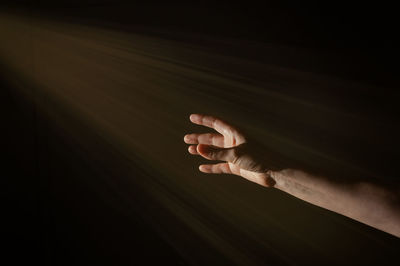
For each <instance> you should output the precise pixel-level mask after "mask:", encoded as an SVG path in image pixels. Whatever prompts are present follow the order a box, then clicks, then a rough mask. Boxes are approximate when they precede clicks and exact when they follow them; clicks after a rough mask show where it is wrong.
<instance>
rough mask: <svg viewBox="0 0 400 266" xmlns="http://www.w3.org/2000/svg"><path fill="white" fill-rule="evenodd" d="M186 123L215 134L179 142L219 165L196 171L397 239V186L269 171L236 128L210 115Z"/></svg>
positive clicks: (399, 207)
mask: <svg viewBox="0 0 400 266" xmlns="http://www.w3.org/2000/svg"><path fill="white" fill-rule="evenodd" d="M190 121H191V122H192V123H194V124H197V125H200V126H205V127H208V128H211V129H213V130H215V131H216V132H215V131H214V132H210V133H205V134H196V133H193V134H187V135H185V137H184V141H185V142H186V143H187V144H190V146H189V147H188V151H189V153H190V154H192V155H200V156H202V157H203V158H205V159H207V160H217V161H222V162H220V163H216V164H202V165H200V166H199V170H200V171H201V172H203V173H206V174H235V175H238V176H241V177H243V178H245V179H247V180H249V181H251V182H254V183H256V184H259V185H261V186H264V187H268V188H275V189H279V190H281V191H283V192H285V193H288V194H291V195H292V196H295V197H297V198H299V199H301V200H304V201H307V202H309V203H311V204H314V205H317V206H319V207H322V208H325V209H328V210H330V211H334V212H336V213H339V214H342V215H345V216H347V217H350V218H352V219H354V220H357V221H359V222H362V223H365V224H367V225H369V226H372V227H374V228H377V229H379V230H382V231H385V232H387V233H389V234H392V235H394V236H397V237H400V204H399V202H400V196H399V194H400V193H399V192H400V191H399V189H398V186H397V187H393V186H392V187H390V188H388V187H384V186H381V185H377V184H374V183H370V182H357V183H348V184H346V183H343V182H336V181H335V180H333V179H331V178H326V177H323V176H317V175H314V174H311V173H310V172H307V171H306V169H291V168H284V169H279V170H271V169H270V166H269V165H268V161H267V160H265V159H263V158H264V156H262V152H263V151H262V150H260V149H261V148H260V147H259V146H258V145H257V144H256V143H254V142H253V143H252V142H251V141H249V140H248V139H247V137H246V136H245V135H244V134H243V132H241V131H240V130H239V129H238V128H235V127H234V126H232V125H230V124H229V123H227V122H225V121H223V120H221V119H219V118H216V117H213V116H209V115H201V114H192V115H190ZM264 152H267V151H264ZM343 174H344V175H345V174H346V173H343Z"/></svg>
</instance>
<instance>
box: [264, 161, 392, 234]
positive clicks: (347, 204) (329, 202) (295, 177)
mask: <svg viewBox="0 0 400 266" xmlns="http://www.w3.org/2000/svg"><path fill="white" fill-rule="evenodd" d="M270 174H271V177H272V178H273V179H274V180H275V182H276V184H275V186H274V187H275V188H277V189H279V190H281V191H283V192H286V193H289V194H291V195H292V196H295V197H297V198H299V199H301V200H304V201H307V202H309V203H311V204H314V205H317V206H320V207H322V208H325V209H328V210H331V211H334V212H337V213H339V214H342V215H345V216H348V217H350V218H352V219H355V220H357V221H359V222H362V223H365V224H368V225H370V226H372V227H375V228H377V229H380V230H382V231H385V232H388V233H390V234H393V235H396V236H398V237H400V206H399V202H398V201H397V200H398V195H396V193H394V192H391V191H388V190H387V189H384V188H382V187H379V186H376V185H373V184H368V183H358V184H341V183H336V182H333V181H330V180H328V179H326V178H323V177H317V176H314V175H312V174H308V173H306V172H303V171H300V170H294V169H284V170H281V171H273V172H271V173H270Z"/></svg>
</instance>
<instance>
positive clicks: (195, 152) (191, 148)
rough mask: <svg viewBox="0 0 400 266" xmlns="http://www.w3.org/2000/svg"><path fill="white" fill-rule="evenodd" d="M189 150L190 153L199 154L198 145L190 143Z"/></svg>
mask: <svg viewBox="0 0 400 266" xmlns="http://www.w3.org/2000/svg"><path fill="white" fill-rule="evenodd" d="M188 151H189V153H190V154H193V155H199V153H198V152H197V145H190V146H189V147H188Z"/></svg>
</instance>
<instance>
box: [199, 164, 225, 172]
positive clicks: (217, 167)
mask: <svg viewBox="0 0 400 266" xmlns="http://www.w3.org/2000/svg"><path fill="white" fill-rule="evenodd" d="M199 170H200V171H201V172H203V173H207V174H232V171H231V169H230V167H229V164H228V163H217V164H202V165H200V166H199Z"/></svg>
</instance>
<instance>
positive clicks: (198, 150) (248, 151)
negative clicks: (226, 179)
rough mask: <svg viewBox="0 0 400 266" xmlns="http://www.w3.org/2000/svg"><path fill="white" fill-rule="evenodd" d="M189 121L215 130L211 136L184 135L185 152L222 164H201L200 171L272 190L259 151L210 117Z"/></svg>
mask: <svg viewBox="0 0 400 266" xmlns="http://www.w3.org/2000/svg"><path fill="white" fill-rule="evenodd" d="M190 121H191V122H192V123H194V124H197V125H201V126H206V127H209V128H212V129H214V130H216V131H217V132H213V133H204V134H197V133H193V134H187V135H185V137H184V141H185V142H186V143H187V144H192V145H190V146H189V148H188V151H189V153H190V154H193V155H200V156H202V157H203V158H205V159H207V160H218V161H224V162H222V163H216V164H202V165H200V166H199V170H200V171H201V172H203V173H210V174H211V173H212V174H223V173H224V174H235V175H239V176H241V177H244V178H246V179H248V180H250V181H252V182H255V183H257V184H260V185H262V186H265V187H271V186H274V184H275V181H274V180H273V179H272V177H271V176H270V170H269V169H268V167H267V166H266V165H265V162H263V161H262V160H261V159H260V158H261V157H260V153H261V152H262V151H261V150H260V147H259V146H258V145H257V144H255V143H254V142H249V141H248V140H247V139H246V137H245V136H244V135H243V134H242V132H240V131H239V130H238V129H237V128H235V127H233V126H231V125H229V124H228V123H226V122H224V121H222V120H221V119H218V118H216V117H213V116H208V115H200V114H192V115H190Z"/></svg>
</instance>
